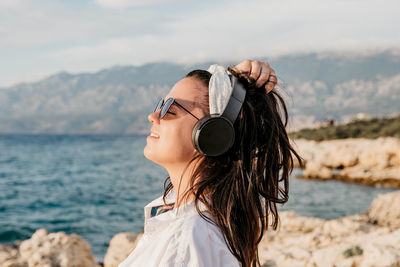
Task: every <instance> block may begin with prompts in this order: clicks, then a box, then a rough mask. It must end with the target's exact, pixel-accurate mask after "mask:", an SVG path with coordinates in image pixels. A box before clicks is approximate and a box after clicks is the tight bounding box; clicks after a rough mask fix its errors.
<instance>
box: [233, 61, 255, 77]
mask: <svg viewBox="0 0 400 267" xmlns="http://www.w3.org/2000/svg"><path fill="white" fill-rule="evenodd" d="M233 69H234V70H235V71H236V72H238V73H244V74H249V73H250V72H251V61H250V60H249V59H246V60H243V61H242V62H240V63H239V64H237V65H236V66H235V67H234V68H233Z"/></svg>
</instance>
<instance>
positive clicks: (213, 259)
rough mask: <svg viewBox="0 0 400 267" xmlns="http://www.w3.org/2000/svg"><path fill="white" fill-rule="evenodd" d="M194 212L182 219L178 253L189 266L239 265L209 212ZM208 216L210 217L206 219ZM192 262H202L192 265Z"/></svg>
mask: <svg viewBox="0 0 400 267" xmlns="http://www.w3.org/2000/svg"><path fill="white" fill-rule="evenodd" d="M202 214H203V215H204V217H205V218H204V217H203V216H201V215H200V214H192V215H191V216H188V217H186V218H184V220H183V221H182V222H183V223H182V225H181V227H182V229H181V236H180V237H179V242H178V243H179V245H178V251H179V253H178V255H181V260H182V261H183V262H185V263H186V264H188V265H187V266H239V265H238V262H237V260H236V258H235V257H234V256H233V254H232V253H231V251H230V250H229V247H228V245H227V244H226V242H225V239H224V237H223V234H222V232H221V230H220V229H219V228H218V226H216V225H215V224H213V223H212V222H213V219H212V217H211V215H210V214H209V213H208V212H204V211H203V212H202ZM206 218H208V219H209V220H208V219H206ZM190 263H193V264H194V263H202V264H199V265H196V264H194V265H190Z"/></svg>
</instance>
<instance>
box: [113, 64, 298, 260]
mask: <svg viewBox="0 0 400 267" xmlns="http://www.w3.org/2000/svg"><path fill="white" fill-rule="evenodd" d="M210 71H211V72H213V74H211V73H210V72H208V71H204V70H195V71H192V72H190V73H189V74H187V76H186V77H185V78H184V79H182V80H180V81H179V82H178V83H176V84H175V86H174V87H173V88H172V89H171V91H170V92H169V93H168V94H167V96H166V97H165V98H164V99H163V100H162V101H161V102H159V104H158V106H157V107H156V109H155V111H154V112H153V113H151V114H150V115H149V116H148V119H149V121H150V122H151V123H152V128H151V134H150V135H149V136H148V137H147V144H146V147H145V148H144V155H145V157H146V158H148V159H149V160H152V161H153V162H155V163H157V164H159V165H161V166H163V167H164V168H165V169H166V170H167V171H168V174H169V177H168V178H167V180H166V181H165V184H164V188H165V191H164V195H163V196H161V197H159V198H158V199H156V200H154V201H152V202H151V203H149V204H148V205H147V206H146V207H145V227H144V235H143V237H142V238H141V240H140V241H139V243H138V245H137V246H136V248H135V249H134V250H133V252H132V253H131V254H130V255H129V256H128V258H127V259H125V260H124V261H123V262H122V263H121V264H120V265H119V266H120V267H126V266H256V264H259V261H258V254H257V246H258V243H259V242H260V240H261V238H262V236H263V233H264V230H266V229H267V227H268V225H272V226H273V228H274V229H275V228H276V227H277V224H278V212H277V209H276V203H284V202H286V201H287V199H288V179H289V174H290V172H291V171H292V168H293V158H292V154H293V155H295V156H296V157H297V159H298V160H299V161H300V162H301V159H300V157H299V156H298V154H297V153H296V152H295V151H294V150H293V148H292V147H291V145H290V143H289V139H288V137H287V134H286V131H285V126H286V122H287V111H286V107H285V104H284V102H283V100H282V98H281V97H280V96H279V94H278V93H277V92H275V91H274V90H272V89H273V88H274V86H275V84H276V82H277V79H276V76H275V72H274V70H273V69H271V68H270V67H269V65H268V63H260V62H258V61H249V60H246V61H244V62H242V63H241V64H239V65H237V66H236V67H234V68H233V69H229V72H230V74H231V76H229V75H228V73H227V72H226V71H225V70H221V67H218V66H214V67H213V69H212V70H210ZM271 90H272V91H271ZM270 91H271V92H270ZM269 92H270V93H269ZM231 95H232V96H233V95H235V99H233V97H231ZM236 96H238V97H237V99H236ZM235 101H236V102H237V103H239V104H238V105H237V104H234V102H235ZM236 102H235V103H236ZM279 107H280V108H281V109H282V110H279ZM227 110H229V112H228V111H227ZM232 110H233V111H232ZM235 110H236V111H237V114H234V115H232V114H233V113H235ZM280 111H283V114H284V116H285V123H283V122H282V118H281V115H280V114H281V113H280ZM228 113H229V114H231V115H229V114H228ZM210 114H212V116H208V115H210ZM221 114H222V115H221ZM207 116H208V117H207ZM221 116H226V117H227V118H228V119H225V118H224V119H223V120H222V119H221V120H220V121H222V123H225V122H226V121H229V120H230V119H231V120H232V125H233V128H232V131H231V130H229V129H225V128H224V131H225V130H226V131H227V132H225V133H224V134H220V132H219V131H217V134H215V133H214V134H211V135H208V134H205V135H204V134H203V133H204V132H203V133H202V134H200V135H199V136H201V137H199V136H198V131H199V124H200V123H203V122H204V120H205V118H207V119H210V118H214V117H221ZM229 116H231V117H232V116H233V118H230V119H229ZM224 121H225V122H224ZM227 124H229V122H228V123H227ZM228 126H229V125H228ZM210 127H211V126H210ZM213 127H214V126H213ZM217 128H218V127H217ZM228 128H229V127H228ZM201 129H202V131H203V130H204V128H201ZM204 131H205V130H204ZM229 131H231V132H232V135H231V137H232V139H231V141H232V142H229V141H226V140H229V136H230V133H231V132H229ZM204 136H205V137H204ZM210 136H211V138H209V137H210ZM203 137H204V138H203ZM199 138H203V139H201V140H205V141H204V142H205V145H204V142H203V141H201V140H200V139H199ZM216 140H217V141H216ZM207 142H211V143H212V144H213V145H212V146H210V147H207V144H208V143H207ZM221 142H222V143H223V142H228V143H227V145H226V144H223V145H221V146H222V147H223V149H222V150H220V151H213V148H214V147H215V146H219V144H220V143H221ZM281 181H282V182H283V188H281V187H280V186H279V182H281Z"/></svg>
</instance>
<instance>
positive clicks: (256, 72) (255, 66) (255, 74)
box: [250, 60, 262, 84]
mask: <svg viewBox="0 0 400 267" xmlns="http://www.w3.org/2000/svg"><path fill="white" fill-rule="evenodd" d="M261 68H262V67H261V62H260V61H258V60H253V61H251V71H250V78H252V79H254V80H255V81H258V78H259V77H260V74H261ZM256 84H257V83H256Z"/></svg>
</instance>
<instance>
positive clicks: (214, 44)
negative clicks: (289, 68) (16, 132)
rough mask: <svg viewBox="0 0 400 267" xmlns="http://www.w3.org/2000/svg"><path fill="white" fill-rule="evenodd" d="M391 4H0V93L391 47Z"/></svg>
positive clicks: (263, 0)
mask: <svg viewBox="0 0 400 267" xmlns="http://www.w3.org/2000/svg"><path fill="white" fill-rule="evenodd" d="M399 10H400V1H399V0H382V1H376V0H325V1H321V0H302V1H298V0H247V1H245V0H240V1H239V0H229V1H228V0H220V1H210V0H202V1H192V0H186V1H181V0H34V1H33V0H0V36H1V37H0V87H6V86H10V85H12V84H15V83H19V82H31V81H35V80H39V79H42V78H44V77H46V76H48V75H51V74H54V73H57V72H60V71H68V72H70V73H80V72H95V71H98V70H100V69H104V68H108V67H112V66H115V65H142V64H145V63H148V62H157V61H171V62H176V63H185V64H193V63H196V62H202V61H209V60H211V61H212V60H215V61H230V62H232V61H233V62H234V61H237V62H239V61H241V60H243V59H246V58H256V57H275V56H279V55H284V54H293V53H305V52H319V51H324V52H326V51H361V50H368V51H373V50H380V49H388V48H389V49H390V48H399V47H400V34H399V30H398V27H399V25H400V16H399V15H398V11H399Z"/></svg>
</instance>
